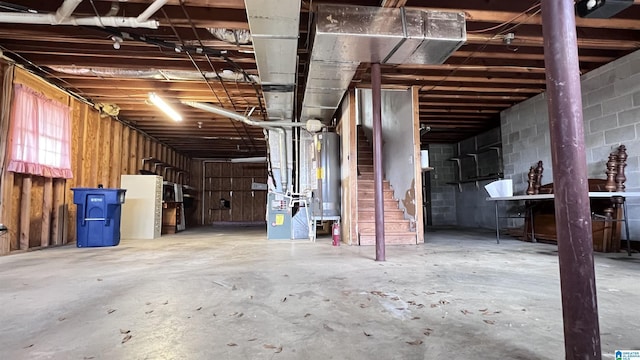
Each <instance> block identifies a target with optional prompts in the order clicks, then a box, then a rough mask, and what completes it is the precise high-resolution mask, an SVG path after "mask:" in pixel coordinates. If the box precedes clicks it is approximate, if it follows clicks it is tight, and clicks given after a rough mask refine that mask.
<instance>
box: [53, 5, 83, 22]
mask: <svg viewBox="0 0 640 360" xmlns="http://www.w3.org/2000/svg"><path fill="white" fill-rule="evenodd" d="M81 2H82V0H64V2H63V3H62V5H60V7H59V8H58V10H57V11H56V23H57V24H60V23H61V22H63V21H64V20H66V19H67V18H68V17H69V16H71V14H73V11H74V10H75V9H76V8H77V7H78V5H80V3H81Z"/></svg>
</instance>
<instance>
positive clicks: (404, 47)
mask: <svg viewBox="0 0 640 360" xmlns="http://www.w3.org/2000/svg"><path fill="white" fill-rule="evenodd" d="M315 18H316V24H315V27H314V29H313V30H314V37H313V48H312V50H311V56H310V61H309V75H308V77H307V83H306V87H305V93H304V100H303V103H302V114H301V120H302V121H305V120H306V119H311V118H315V119H321V120H322V122H324V123H328V122H330V121H331V117H332V116H333V114H334V112H335V110H336V109H337V107H338V105H339V104H340V102H341V101H342V97H343V96H344V93H345V91H346V90H347V88H348V87H349V84H350V83H351V79H352V78H353V75H354V74H355V72H356V69H357V68H358V66H359V65H360V63H361V62H364V63H382V64H385V63H387V64H441V63H443V62H444V61H445V60H446V59H447V58H448V57H449V56H450V55H451V54H452V53H453V52H454V51H456V50H457V49H458V48H459V47H460V46H462V44H463V43H464V42H465V40H466V28H465V20H464V19H465V17H464V14H463V13H461V12H443V11H422V10H411V9H410V10H406V9H404V8H401V9H392V8H380V7H367V6H345V5H333V4H319V5H318V6H317V11H316V16H315Z"/></svg>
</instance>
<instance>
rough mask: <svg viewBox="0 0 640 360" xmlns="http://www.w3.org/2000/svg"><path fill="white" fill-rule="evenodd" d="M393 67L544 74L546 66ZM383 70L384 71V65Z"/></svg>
mask: <svg viewBox="0 0 640 360" xmlns="http://www.w3.org/2000/svg"><path fill="white" fill-rule="evenodd" d="M389 68H392V69H406V70H420V71H433V70H449V71H453V70H456V71H477V72H485V73H497V72H498V73H517V74H522V73H528V74H542V75H544V67H527V66H518V65H504V66H500V65H498V66H490V65H489V66H487V65H452V64H442V65H414V64H403V65H394V66H389ZM382 72H383V73H384V67H383V70H382Z"/></svg>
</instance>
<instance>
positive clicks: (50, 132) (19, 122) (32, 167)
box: [7, 84, 73, 179]
mask: <svg viewBox="0 0 640 360" xmlns="http://www.w3.org/2000/svg"><path fill="white" fill-rule="evenodd" d="M70 113H71V111H70V109H69V107H68V106H66V105H64V104H62V103H60V102H58V101H55V100H52V99H49V98H47V97H45V96H44V95H43V94H41V93H38V92H36V91H34V90H33V89H31V88H29V87H27V86H25V85H22V84H15V85H14V93H13V106H12V108H11V123H12V131H11V137H12V140H13V144H12V146H11V150H10V151H11V153H10V159H9V165H8V166H7V169H8V170H9V171H13V172H18V173H24V174H32V175H39V176H44V177H50V178H65V179H69V178H72V177H73V173H72V171H71V157H70V152H71V126H70Z"/></svg>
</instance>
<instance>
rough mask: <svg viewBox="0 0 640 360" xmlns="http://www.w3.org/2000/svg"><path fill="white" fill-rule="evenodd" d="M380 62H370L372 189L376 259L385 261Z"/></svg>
mask: <svg viewBox="0 0 640 360" xmlns="http://www.w3.org/2000/svg"><path fill="white" fill-rule="evenodd" d="M380 79H381V76H380V64H377V63H376V64H371V98H372V103H373V189H374V205H375V214H376V261H385V260H386V259H385V253H384V252H385V248H384V247H385V245H384V192H383V191H382V181H383V178H384V176H383V175H382V172H383V170H382V106H381V104H380V101H381V97H382V88H381V85H380Z"/></svg>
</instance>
